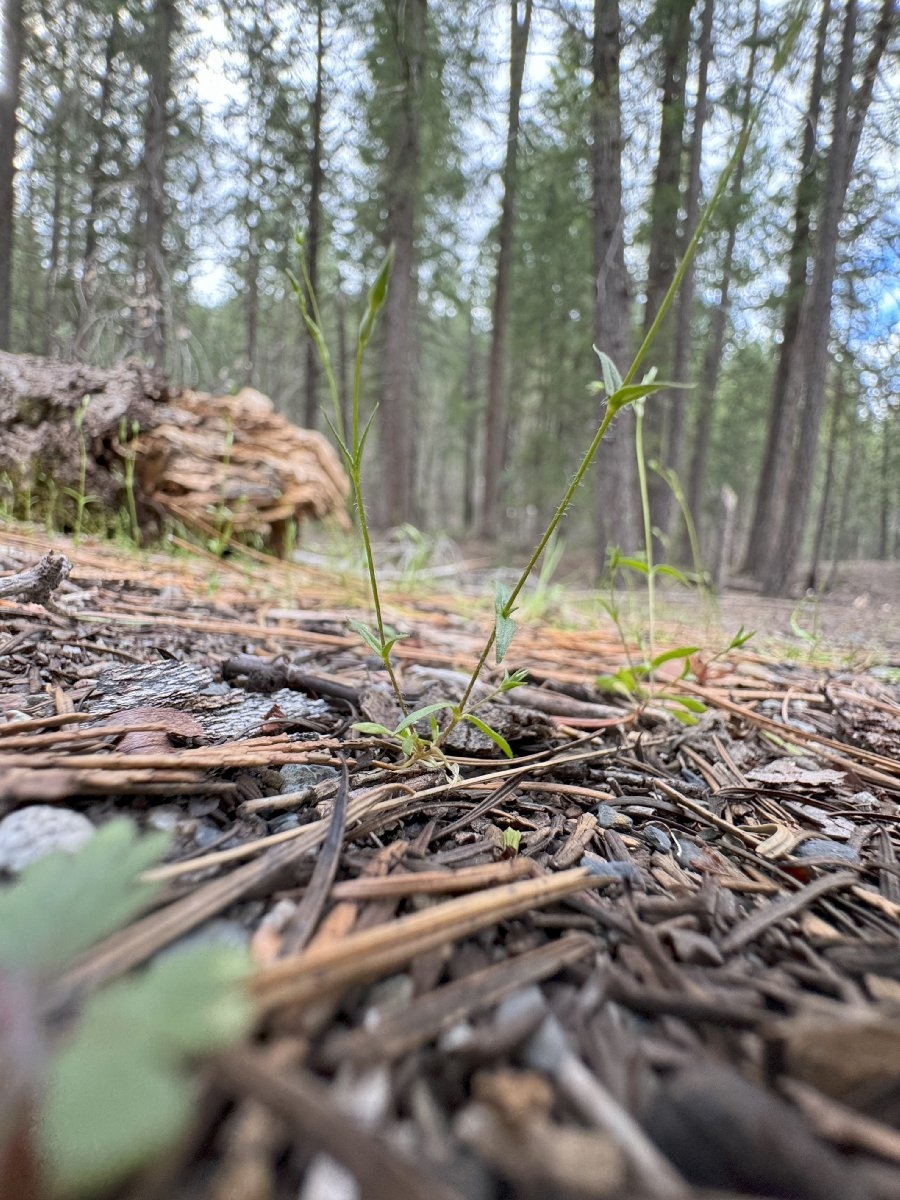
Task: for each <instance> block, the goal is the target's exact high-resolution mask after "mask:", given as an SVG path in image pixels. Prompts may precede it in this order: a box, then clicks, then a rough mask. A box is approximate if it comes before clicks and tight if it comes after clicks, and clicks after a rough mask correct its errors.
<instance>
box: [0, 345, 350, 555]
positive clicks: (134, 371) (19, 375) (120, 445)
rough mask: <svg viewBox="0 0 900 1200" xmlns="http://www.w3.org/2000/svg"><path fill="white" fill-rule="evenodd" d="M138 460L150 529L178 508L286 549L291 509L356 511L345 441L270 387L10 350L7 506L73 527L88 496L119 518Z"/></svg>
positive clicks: (301, 516)
mask: <svg viewBox="0 0 900 1200" xmlns="http://www.w3.org/2000/svg"><path fill="white" fill-rule="evenodd" d="M129 462H133V465H134V471H133V482H132V485H131V486H132V488H133V496H134V502H135V507H136V510H137V515H138V519H139V523H140V525H141V528H142V529H146V528H148V527H151V526H154V525H155V526H156V527H158V526H159V523H160V521H161V520H162V519H164V518H166V517H168V518H172V519H174V520H176V521H178V522H180V523H181V524H182V525H184V526H186V527H188V528H190V529H193V530H194V531H196V532H199V533H201V534H202V535H205V536H208V535H210V534H214V535H216V536H225V539H226V540H227V539H228V538H230V537H232V536H237V537H239V536H241V535H247V534H258V535H260V536H261V537H263V539H265V540H266V541H267V542H268V544H269V545H271V546H272V547H273V548H274V549H275V550H276V551H278V552H281V551H282V550H283V548H284V542H285V534H286V531H287V527H288V523H289V522H290V521H296V522H298V524H299V523H300V522H302V521H303V520H306V519H309V518H313V519H322V518H323V517H328V516H336V517H337V519H338V520H339V521H341V522H343V523H346V522H347V514H346V502H347V497H348V494H349V490H350V488H349V482H348V480H347V477H346V475H345V473H344V471H343V469H342V467H341V464H340V462H339V460H338V457H337V455H336V454H335V452H334V450H333V449H332V448H331V446H330V445H329V443H328V442H327V441H326V439H325V438H324V437H322V435H321V434H319V433H315V432H311V431H308V430H303V429H298V428H296V427H295V426H294V425H292V424H291V423H290V422H289V421H288V420H286V418H284V417H282V416H281V415H280V414H278V413H276V412H275V411H274V408H273V406H272V404H271V401H269V400H268V398H267V397H265V396H262V395H260V393H259V392H255V391H251V390H250V389H245V390H244V391H243V392H241V393H240V394H239V395H237V396H220V397H213V396H207V395H204V394H202V393H198V392H178V391H176V390H174V389H172V388H171V387H170V386H169V385H168V383H167V382H166V380H165V378H164V377H163V376H162V375H161V374H160V373H159V372H157V371H154V370H152V369H150V368H148V367H145V366H143V365H142V364H140V363H133V362H129V363H123V364H120V365H119V366H117V367H113V368H109V369H103V368H99V367H90V366H85V365H83V364H81V363H67V362H58V361H56V360H53V359H43V358H32V357H24V356H18V355H13V354H2V353H0V500H2V501H3V503H4V505H5V507H6V509H7V511H9V512H12V513H13V514H14V515H16V516H19V517H25V516H28V517H31V516H41V517H43V518H47V519H50V520H52V521H53V522H54V523H55V524H56V525H57V526H58V527H60V528H62V529H66V528H71V527H72V524H73V522H74V520H75V516H76V512H77V507H78V499H77V497H78V496H81V497H89V500H88V502H87V505H86V508H87V511H88V512H89V518H88V520H89V521H90V520H91V519H92V518H93V519H96V518H97V517H98V516H99V517H100V518H101V522H106V523H108V524H112V523H113V521H114V518H115V515H116V514H117V513H118V512H120V511H124V509H125V505H126V501H127V496H126V485H125V479H126V475H127V474H128V473H129V472H128V471H127V470H126V468H127V466H128V464H129ZM82 471H83V473H84V478H83V479H82ZM82 508H83V510H84V508H85V504H84V500H82Z"/></svg>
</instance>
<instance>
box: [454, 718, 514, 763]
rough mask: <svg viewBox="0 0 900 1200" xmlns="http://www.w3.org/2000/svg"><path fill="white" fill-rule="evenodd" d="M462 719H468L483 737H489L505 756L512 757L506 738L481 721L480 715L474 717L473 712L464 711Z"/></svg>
mask: <svg viewBox="0 0 900 1200" xmlns="http://www.w3.org/2000/svg"><path fill="white" fill-rule="evenodd" d="M463 720H464V721H468V722H469V724H470V725H474V726H475V728H476V729H480V730H481V732H482V733H483V734H484V736H485V737H488V738H490V739H491V741H492V742H493V743H494V745H495V746H499V747H500V749H501V750H502V751H503V753H504V754H505V755H506V757H507V758H512V756H513V752H512V747H511V746H510V744H509V742H508V741H507V740H506V738H505V737H503V735H502V734H500V733H498V732H497V730H496V729H491V727H490V725H488V724H486V723H485V722H484V721H482V719H481V717H476V716H475V714H474V713H464V714H463Z"/></svg>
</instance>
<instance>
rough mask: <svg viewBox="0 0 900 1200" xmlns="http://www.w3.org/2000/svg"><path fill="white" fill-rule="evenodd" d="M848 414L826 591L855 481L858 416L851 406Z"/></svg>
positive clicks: (842, 546)
mask: <svg viewBox="0 0 900 1200" xmlns="http://www.w3.org/2000/svg"><path fill="white" fill-rule="evenodd" d="M848 415H849V418H850V433H849V438H848V442H847V467H846V470H845V471H844V480H843V486H842V488H841V504H840V508H839V510H838V519H837V522H836V524H835V527H834V531H833V535H832V542H831V566H830V567H829V569H828V578H827V579H826V580H825V585H824V591H826V592H829V591H831V588H832V587H833V586H834V580H835V577H836V575H837V569H838V563H839V562H840V561H841V559H842V558H843V557H844V550H845V546H846V541H845V539H846V534H847V523H848V520H849V518H850V497H851V496H852V495H853V485H854V483H855V482H856V472H857V469H858V465H859V417H858V416H857V415H856V410H855V408H854V407H853V406H851V407H850V409H849V412H848Z"/></svg>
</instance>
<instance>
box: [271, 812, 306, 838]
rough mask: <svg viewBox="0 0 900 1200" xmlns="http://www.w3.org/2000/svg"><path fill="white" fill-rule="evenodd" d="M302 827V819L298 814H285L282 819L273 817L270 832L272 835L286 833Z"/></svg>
mask: <svg viewBox="0 0 900 1200" xmlns="http://www.w3.org/2000/svg"><path fill="white" fill-rule="evenodd" d="M299 826H300V817H299V816H298V815H297V813H294V812H289V813H284V814H283V815H282V816H280V817H273V818H272V820H271V821H269V831H270V832H271V833H285V832H286V831H287V830H288V829H297V828H299Z"/></svg>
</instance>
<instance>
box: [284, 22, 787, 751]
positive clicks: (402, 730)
mask: <svg viewBox="0 0 900 1200" xmlns="http://www.w3.org/2000/svg"><path fill="white" fill-rule="evenodd" d="M801 7H802V6H801ZM801 27H802V12H801V11H800V9H798V10H797V12H796V13H795V14H792V16H791V19H790V23H789V27H788V30H787V33H786V35H785V37H784V38H783V40H782V45H781V47H780V49H779V51H778V53H777V54H776V62H775V71H776V73H777V72H778V71H779V70H780V69H781V66H782V65H783V63H784V62H785V61H786V58H787V55H788V53H789V51H790V48H791V47H792V46H793V44H794V43H795V41H796V38H797V35H798V33H799V30H800V28H801ZM773 78H774V76H773ZM763 99H765V97H763ZM761 105H762V100H761V101H760V102H759V104H758V105H757V106H756V109H755V111H754V113H753V115H752V117H751V119H750V121H748V122H747V123H746V124H745V126H744V128H743V130H742V132H741V136H740V137H739V139H738V141H737V144H736V145H735V148H734V150H733V152H732V154H731V157H730V158H729V160H728V162H727V164H726V166H725V168H724V170H723V171H722V173H721V175H720V177H719V180H718V183H717V185H716V188H715V190H714V192H713V195H712V197H711V198H710V200H709V203H708V204H707V206H706V208H705V209H704V211H703V213H702V215H701V217H700V220H699V221H698V222H697V226H696V229H695V230H694V233H693V235H692V237H691V239H690V241H689V243H688V245H687V248H686V250H685V253H684V256H683V258H682V260H681V263H680V264H679V266H678V269H677V270H676V272H675V276H674V278H673V280H672V282H671V284H670V285H669V288H668V290H667V292H666V294H665V296H664V297H663V300H662V303H661V304H660V306H659V310H658V311H657V313H656V316H655V318H654V320H653V322H652V324H651V326H650V328H649V329H648V331H647V333H646V335H645V337H644V340H643V341H642V343H641V345H640V347H639V348H638V351H637V353H636V354H635V356H634V358H633V360H632V362H631V365H630V367H629V368H628V370H627V372H626V374H625V375H624V377H623V376H622V375H621V374H620V373H619V370H618V368H617V367H616V364H615V363H614V362H613V361H612V359H611V358H610V357H609V356H608V355H607V354H604V353H603V351H602V350H600V349H598V348H597V347H594V350H595V352H596V354H597V357H598V358H599V360H600V370H601V377H602V378H601V381H599V382H598V383H596V384H594V385H593V386H592V390H593V391H594V392H595V393H596V394H602V396H603V397H604V399H605V405H604V409H603V415H602V417H601V419H600V422H599V425H598V427H597V430H596V432H595V433H594V436H593V438H592V439H591V442H590V444H589V446H588V448H587V450H586V451H585V453H584V456H583V458H582V460H581V462H580V464H579V465H578V467H577V469H576V471H575V474H574V475H573V477H572V479H571V481H570V483H569V485H568V487H567V488H566V490H565V492H564V494H563V496H562V499H561V500H560V502H559V504H558V505H557V508H556V511H555V512H554V514H553V516H552V517H551V519H550V521H549V523H548V525H547V528H546V529H545V530H544V533H543V534H542V536H541V537H540V539H539V540H538V543H537V545H536V546H535V548H534V551H533V552H532V554H531V557H530V558H529V559H528V562H527V563H526V565H525V567H524V568H523V570H522V572H521V574H520V575H519V577H518V579H517V581H516V583H515V584H514V585H513V586H512V587H511V588H510V587H508V586H507V585H505V584H504V583H502V582H500V581H498V582H497V583H496V584H495V591H494V621H493V625H492V628H491V631H490V633H489V634H488V636H487V639H486V640H485V644H484V646H483V648H482V650H481V653H480V654H479V656H478V659H477V661H476V663H475V665H474V667H473V669H472V672H471V674H470V676H469V679H468V681H467V683H466V686H465V689H464V691H463V694H462V696H461V698H460V700H459V701H458V702H456V703H451V702H449V701H446V702H440V703H438V704H434V705H427V706H426V707H424V708H422V709H419V710H417V711H415V712H410V711H409V709H408V706H407V704H406V702H405V699H404V697H403V693H402V691H401V688H400V685H399V682H398V680H397V676H396V673H395V671H394V666H393V663H392V661H391V652H392V650H393V648H394V646H395V645H396V644H397V642H398V640H399V639H400V637H401V636H402V635H400V634H396V633H394V632H393V631H390V632H389V631H388V630H387V628H386V626H385V623H384V619H383V615H382V609H381V600H380V597H379V592H378V579H377V573H376V569H375V559H374V554H373V551H372V543H371V538H370V536H369V527H368V521H367V519H366V509H365V501H364V496H363V488H362V455H363V450H364V448H365V444H366V440H367V438H368V435H369V432H370V430H371V427H372V421H373V419H374V416H375V412H376V411H377V409H373V411H372V413H371V415H370V416H369V419H368V421H367V422H366V424H365V426H364V427H363V428H362V429H361V428H360V389H361V370H362V361H363V354H364V352H365V349H366V347H367V345H368V343H369V340H370V338H371V335H372V330H373V328H374V326H375V321H376V318H377V316H378V313H379V311H380V310H381V308H382V306H383V304H384V301H385V297H386V295H387V288H388V283H389V280H390V274H391V268H392V266H393V259H394V253H393V247H392V248H391V249H390V250H389V251H388V254H387V256H386V258H385V261H384V263H383V264H382V266H381V270H380V271H379V272H378V275H377V277H376V279H375V282H374V283H373V284H372V287H371V289H370V291H369V294H368V300H367V304H366V310H365V313H364V315H363V319H362V322H361V324H360V328H359V333H358V336H357V345H356V363H355V369H354V375H353V396H352V410H351V411H352V417H351V429H350V430H349V431H347V430H345V429H344V422H343V417H342V415H341V407H340V402H339V393H338V387H337V382H336V379H335V376H334V370H333V367H332V362H331V355H330V353H329V351H328V346H327V343H326V339H325V336H324V333H323V329H322V320H321V315H320V313H319V307H318V303H317V299H316V296H315V294H314V292H313V289H312V286H311V282H310V278H309V273H308V270H307V267H306V262H305V258H304V255H303V249H304V240H303V237H302V235H301V234H299V233H298V234H296V235H295V240H296V243H297V245H298V247H299V249H300V251H301V255H300V264H301V275H302V281H301V280H300V279H297V277H296V276H295V275H294V274H293V273H291V272H288V274H289V278H290V280H291V284H292V286H293V288H294V292H295V293H296V296H297V301H298V304H299V307H300V312H301V314H302V316H303V320H304V322H305V324H306V327H307V329H308V331H309V334H310V336H311V337H312V339H313V341H314V343H315V345H316V348H317V350H318V353H319V357H320V359H321V362H322V367H323V372H324V374H325V378H326V380H327V382H328V387H329V392H330V395H331V401H332V407H333V413H334V416H333V421H331V422H330V425H331V430H332V433H333V434H334V437H335V439H336V441H337V444H338V446H339V448H340V451H341V454H342V456H343V459H344V462H345V464H346V466H347V471H348V474H349V476H350V480H351V485H352V489H353V497H354V501H355V504H356V509H357V514H358V517H359V524H360V533H361V536H362V541H363V547H364V551H365V558H366V567H367V571H368V575H369V583H370V588H371V594H372V603H373V607H374V610H375V628H374V629H373V628H371V627H370V626H368V625H365V624H364V623H363V622H360V621H351V622H350V625H351V627H352V628H353V629H354V630H355V631H356V632H357V633H358V634H359V635H360V637H361V638H362V639H363V641H364V642H365V643H366V645H367V646H369V648H370V649H371V650H372V651H373V653H375V654H376V655H377V656H378V657H379V659H380V660H381V662H382V663H383V664H384V667H385V670H386V671H387V674H388V677H389V679H390V682H391V687H392V688H393V691H394V694H395V696H396V698H397V703H398V704H399V707H400V710H401V713H402V718H401V720H400V722H399V724H398V725H397V727H396V728H395V729H393V730H390V729H388V728H387V727H386V726H383V725H373V724H368V723H363V724H362V725H359V726H357V728H358V729H360V730H361V731H363V732H370V733H377V734H379V735H381V736H389V737H392V738H394V739H395V740H397V741H398V742H399V744H400V745H401V748H402V749H403V751H404V754H405V755H406V758H407V761H422V760H424V759H426V758H429V757H430V758H431V759H433V758H434V757H438V758H440V757H442V756H441V753H440V748H441V746H442V745H443V744H445V743H446V741H447V739H448V737H449V736H450V734H451V732H452V731H453V730H454V728H455V727H456V726H457V725H459V724H460V722H462V721H469V722H471V723H472V724H474V725H476V726H477V727H478V728H481V729H482V731H483V732H484V733H486V734H487V736H489V737H491V738H492V740H493V741H494V742H495V743H496V744H498V745H501V743H503V744H502V745H501V749H503V751H504V753H510V754H511V750H509V747H508V746H507V745H506V744H505V742H504V740H503V739H502V738H501V737H500V735H499V734H497V733H496V731H494V730H491V729H489V727H488V726H487V725H486V724H485V723H484V722H483V721H481V720H480V718H477V717H476V716H475V715H474V712H473V709H474V708H475V707H477V706H478V704H477V703H476V704H473V703H472V697H473V692H474V689H475V686H476V684H477V683H478V681H479V679H480V677H481V674H482V672H483V671H484V669H485V667H486V665H487V661H488V658H489V657H490V654H491V651H492V650H493V651H494V653H495V657H496V662H497V664H498V665H499V664H502V662H503V659H504V658H505V657H506V654H507V652H508V650H509V647H510V645H511V643H512V640H513V637H514V636H515V632H516V622H515V620H514V619H513V614H514V613H515V612H516V611H517V605H516V602H517V600H518V598H519V595H520V593H521V592H522V589H523V588H524V587H525V585H526V583H527V582H528V580H529V578H530V577H531V575H532V572H533V571H534V569H535V568H536V566H537V564H538V563H539V562H540V561H541V558H542V556H543V555H544V553H545V552H546V551H547V548H548V545H549V544H550V542H551V539H552V538H553V537H554V535H555V534H556V532H557V529H558V528H559V525H560V523H561V521H562V520H563V518H564V517H565V515H566V513H567V512H568V510H569V507H570V506H571V504H572V502H573V500H574V498H575V494H576V492H577V491H578V489H579V487H580V486H581V483H582V481H583V480H584V477H585V475H586V474H587V471H588V468H589V467H590V465H591V463H592V462H593V460H594V458H595V456H596V454H597V451H598V449H599V448H600V444H601V443H602V441H603V439H604V437H605V436H606V434H607V432H608V430H609V427H610V425H611V424H612V422H613V421H614V420H615V418H616V416H617V415H618V413H619V412H621V411H622V409H624V408H626V407H628V406H629V405H632V404H638V403H639V402H643V401H644V400H645V399H646V397H648V396H651V395H653V394H654V393H655V392H658V391H660V390H662V389H664V388H671V387H675V386H680V385H677V384H673V383H668V382H664V381H662V380H659V379H657V376H656V369H655V368H651V369H650V370H649V371H646V372H645V373H644V374H643V375H642V376H641V378H640V380H638V373H639V372H640V371H641V368H642V367H643V365H644V362H645V360H646V358H647V355H648V354H649V352H650V350H651V348H652V346H653V344H654V342H655V341H656V339H657V337H658V335H659V331H660V329H661V327H662V324H663V321H664V320H665V319H666V316H667V314H668V312H669V309H670V308H671V306H672V303H673V301H674V300H675V297H676V296H677V294H678V292H679V290H680V288H681V284H682V282H683V280H684V276H685V274H686V272H687V270H688V268H689V266H690V264H691V262H692V261H693V259H694V257H695V255H696V253H697V250H698V247H699V245H700V242H701V240H702V239H703V236H704V234H705V233H706V230H707V228H708V226H709V223H710V220H711V219H712V216H713V214H714V213H715V211H716V209H717V208H718V206H719V204H720V203H721V201H722V198H723V196H724V194H725V190H726V188H727V186H728V183H729V181H730V179H731V176H732V173H733V172H734V169H735V167H736V166H737V163H738V162H739V161H740V160H741V158H742V157H743V155H744V153H745V151H746V148H747V145H748V143H749V140H750V136H751V134H752V131H753V129H754V128H755V124H756V120H757V118H758V115H759V111H760V108H761ZM641 417H642V413H641V412H639V414H638V422H639V423H640V420H641ZM639 461H640V462H641V463H642V464H643V447H642V445H641V447H640V453H639ZM641 475H642V478H641V494H642V504H643V509H644V538H645V543H646V553H647V560H646V564H645V566H646V570H647V579H648V586H649V588H650V597H651V612H652V610H653V603H652V601H653V577H654V570H653V563H652V557H651V555H652V547H651V541H650V539H651V536H652V530H651V528H650V517H649V503H648V500H647V482H646V466H645V465H643V466H642V468H641ZM653 633H654V630H652V629H651V644H652V640H653ZM654 658H657V659H658V661H657V662H656V664H655V665H657V666H658V665H660V664H661V662H662V661H664V660H665V658H664V656H656V655H653V654H651V658H650V672H651V675H652V671H653V670H654V669H655V666H654V663H653V660H654ZM522 682H524V674H523V673H522V672H515V673H514V674H512V675H510V674H508V673H507V674H506V675H505V676H504V678H503V681H502V682H501V684H500V685H499V687H498V688H497V689H496V691H495V692H494V693H493V694H497V693H499V692H503V691H508V690H509V689H510V688H513V687H516V686H518V685H519V684H520V683H522ZM478 703H480V702H478ZM438 711H445V712H447V713H449V719H448V720H447V722H446V724H445V725H444V726H443V727H442V728H440V729H439V728H438V726H437V720H436V715H435V714H436V713H437V712H438ZM424 722H428V724H429V726H430V732H431V736H430V738H428V739H426V738H425V737H423V735H421V734H420V733H419V732H418V731H417V729H416V725H417V724H419V723H424Z"/></svg>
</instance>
